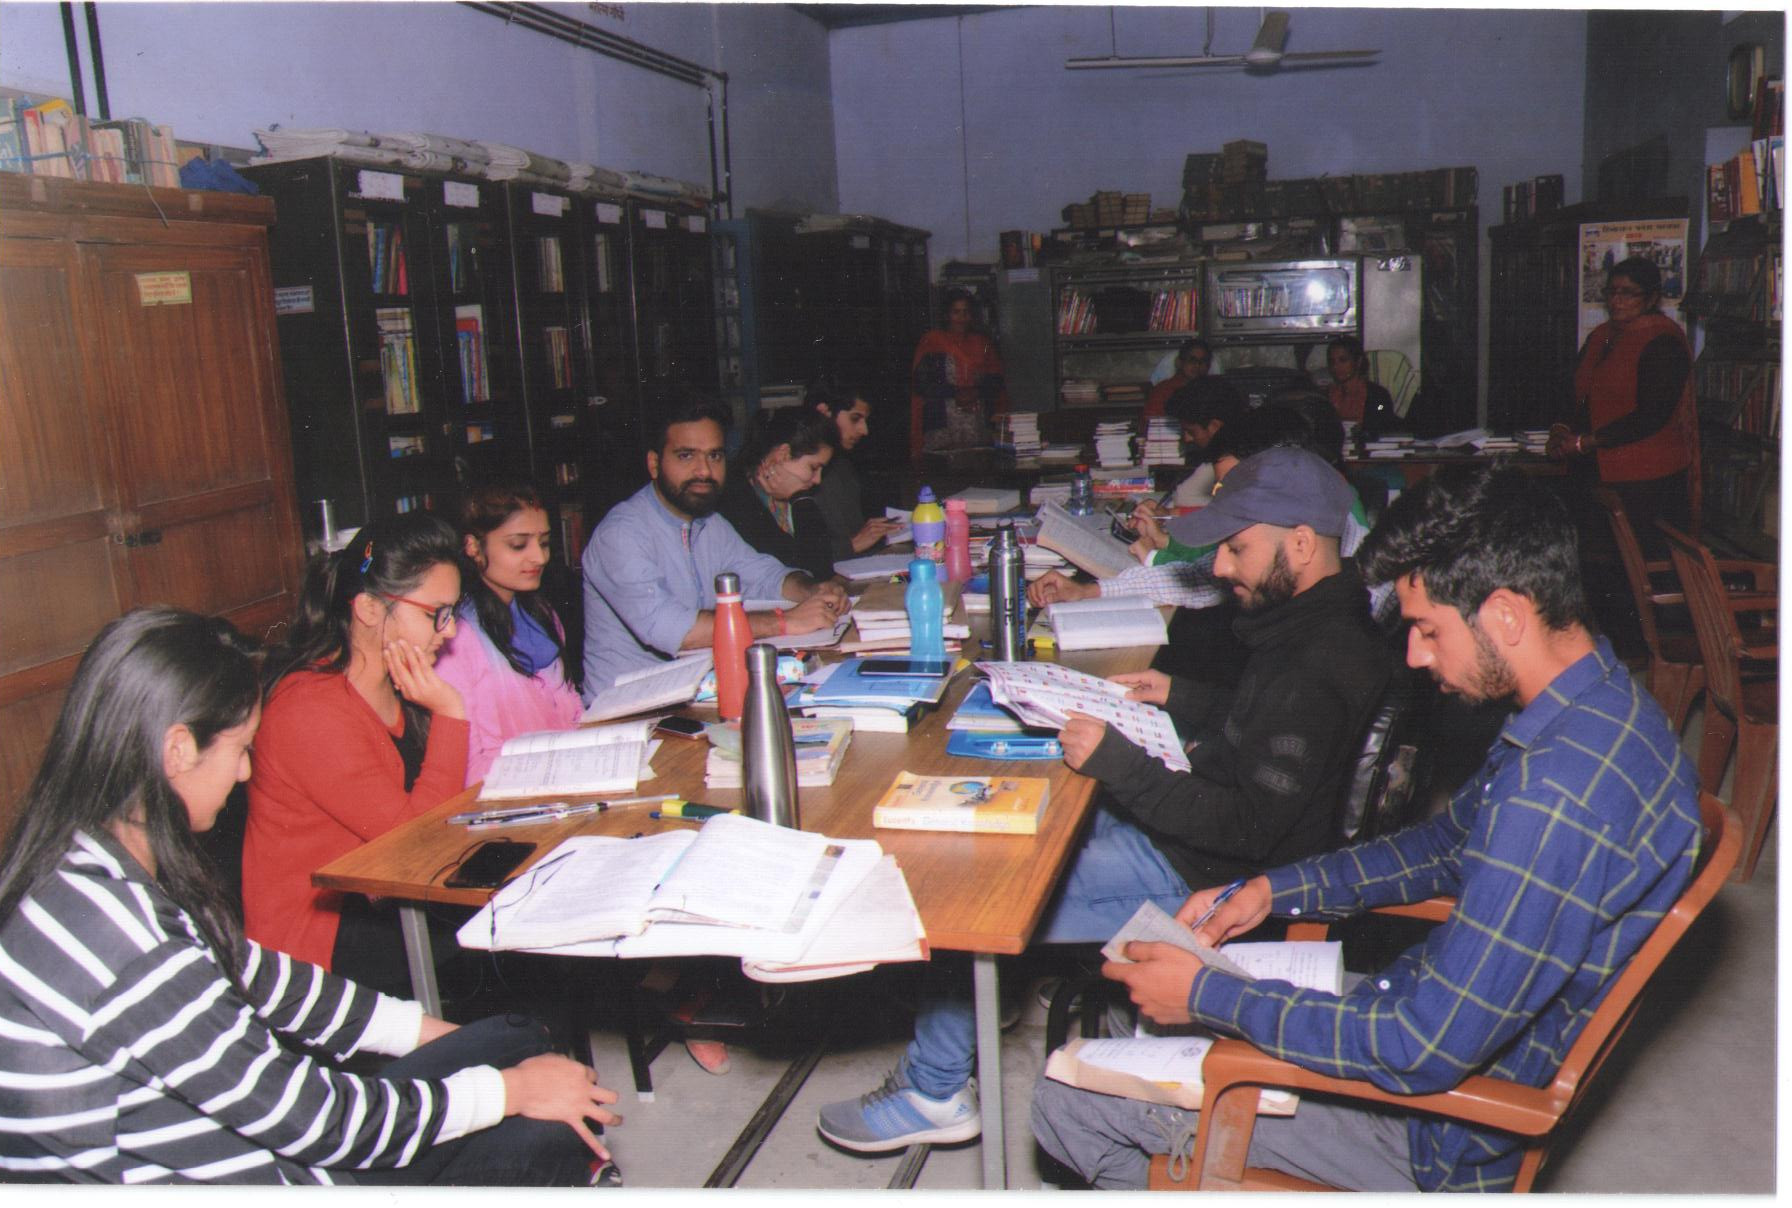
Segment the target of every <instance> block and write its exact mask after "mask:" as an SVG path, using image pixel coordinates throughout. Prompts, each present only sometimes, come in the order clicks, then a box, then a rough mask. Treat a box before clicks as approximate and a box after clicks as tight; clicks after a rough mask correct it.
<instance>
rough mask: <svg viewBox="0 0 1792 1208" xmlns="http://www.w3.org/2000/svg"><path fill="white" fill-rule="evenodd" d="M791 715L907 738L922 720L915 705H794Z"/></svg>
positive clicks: (797, 703)
mask: <svg viewBox="0 0 1792 1208" xmlns="http://www.w3.org/2000/svg"><path fill="white" fill-rule="evenodd" d="M790 709H791V712H792V713H796V714H799V715H801V716H803V717H814V718H830V719H839V720H842V721H848V722H851V723H852V728H853V729H854V730H862V731H864V732H865V733H867V734H907V733H908V732H909V730H910V728H912V727H913V726H914V725H915V724H916V723H917V722H919V721H920V720H921V712H922V709H921V706H920V705H918V704H913V703H910V704H906V705H904V704H897V703H891V704H887V705H822V704H802V703H800V702H793V703H792V704H791V706H790Z"/></svg>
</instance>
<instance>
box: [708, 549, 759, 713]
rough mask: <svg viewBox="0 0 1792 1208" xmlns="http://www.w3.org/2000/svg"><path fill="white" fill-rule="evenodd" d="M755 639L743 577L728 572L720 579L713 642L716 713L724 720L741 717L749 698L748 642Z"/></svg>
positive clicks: (720, 575) (718, 577) (711, 642)
mask: <svg viewBox="0 0 1792 1208" xmlns="http://www.w3.org/2000/svg"><path fill="white" fill-rule="evenodd" d="M752 640H753V630H752V627H751V625H749V624H748V622H747V610H746V606H745V605H744V604H742V603H741V598H740V576H739V575H737V574H735V573H733V572H732V571H726V570H725V571H723V572H722V573H721V574H719V575H717V576H716V620H715V629H714V632H713V635H712V637H711V639H710V645H711V647H712V648H713V649H714V650H715V655H716V712H717V713H719V714H721V716H722V720H723V721H733V720H734V719H735V718H737V717H739V716H740V710H741V702H742V701H744V700H745V699H746V696H747V643H748V642H751V641H752Z"/></svg>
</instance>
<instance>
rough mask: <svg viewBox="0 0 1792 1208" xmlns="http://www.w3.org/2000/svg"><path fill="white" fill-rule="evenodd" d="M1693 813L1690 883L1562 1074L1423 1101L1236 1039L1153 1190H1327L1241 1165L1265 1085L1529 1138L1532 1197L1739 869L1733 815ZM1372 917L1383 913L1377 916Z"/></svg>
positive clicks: (1439, 913)
mask: <svg viewBox="0 0 1792 1208" xmlns="http://www.w3.org/2000/svg"><path fill="white" fill-rule="evenodd" d="M1699 813H1700V815H1701V817H1702V819H1703V822H1704V827H1705V841H1704V842H1703V843H1702V844H1700V849H1699V864H1698V865H1697V866H1696V869H1697V870H1696V872H1695V874H1694V876H1693V879H1692V883H1691V884H1689V885H1688V886H1687V887H1686V890H1685V892H1683V893H1682V894H1681V895H1680V899H1679V900H1678V901H1677V902H1675V903H1674V905H1673V907H1672V908H1671V909H1670V910H1669V911H1668V912H1667V913H1666V914H1665V915H1663V916H1662V919H1661V922H1660V923H1658V924H1657V925H1656V927H1655V930H1654V932H1653V933H1651V934H1650V936H1649V938H1648V939H1646V940H1644V941H1643V944H1642V946H1641V947H1640V948H1638V949H1637V951H1636V954H1635V955H1634V956H1632V957H1631V958H1630V961H1629V963H1628V964H1627V965H1625V967H1624V971H1623V972H1622V973H1620V974H1619V975H1618V977H1617V979H1616V980H1615V981H1613V982H1612V985H1611V988H1610V990H1609V991H1608V992H1607V993H1606V995H1605V998H1604V999H1603V1000H1602V1001H1601V1002H1600V1004H1599V1007H1598V1009H1597V1010H1595V1011H1594V1012H1593V1017H1592V1018H1591V1019H1589V1020H1588V1021H1587V1025H1586V1027H1585V1028H1583V1029H1582V1030H1581V1033H1580V1035H1579V1036H1578V1037H1577V1038H1576V1039H1575V1041H1574V1044H1573V1045H1572V1046H1571V1047H1570V1048H1569V1050H1568V1056H1567V1057H1566V1058H1565V1059H1564V1060H1563V1062H1562V1067H1561V1069H1559V1070H1557V1071H1556V1076H1555V1078H1554V1079H1553V1080H1551V1082H1550V1083H1549V1085H1548V1086H1543V1087H1532V1086H1523V1085H1521V1084H1518V1083H1514V1082H1506V1081H1503V1080H1501V1079H1498V1078H1490V1077H1487V1076H1485V1075H1480V1074H1473V1075H1470V1076H1469V1077H1467V1078H1465V1079H1463V1080H1462V1082H1461V1084H1459V1085H1458V1086H1457V1087H1456V1088H1455V1089H1453V1090H1449V1091H1444V1092H1442V1093H1438V1094H1429V1095H1398V1094H1394V1093H1392V1092H1390V1091H1384V1090H1382V1089H1381V1088H1379V1087H1377V1086H1374V1085H1373V1084H1371V1083H1368V1082H1360V1081H1355V1080H1352V1079H1345V1078H1330V1077H1327V1076H1326V1075H1324V1074H1316V1073H1313V1072H1311V1071H1309V1070H1304V1069H1301V1068H1300V1067H1299V1066H1295V1065H1290V1064H1288V1063H1287V1062H1285V1061H1280V1060H1277V1059H1276V1058H1274V1057H1271V1056H1269V1055H1268V1054H1266V1053H1264V1052H1262V1051H1261V1050H1259V1049H1257V1048H1256V1047H1255V1046H1253V1045H1250V1044H1247V1043H1246V1042H1244V1041H1242V1040H1221V1041H1219V1042H1217V1043H1216V1044H1215V1045H1214V1046H1213V1048H1212V1050H1211V1051H1210V1052H1209V1053H1208V1055H1207V1060H1206V1062H1205V1063H1204V1064H1203V1065H1202V1068H1201V1077H1202V1081H1203V1083H1205V1086H1206V1091H1205V1094H1204V1097H1203V1100H1202V1106H1201V1119H1200V1124H1199V1128H1198V1131H1197V1132H1196V1134H1195V1152H1194V1156H1193V1158H1192V1159H1191V1160H1190V1162H1189V1166H1188V1174H1187V1177H1186V1178H1184V1179H1182V1180H1176V1179H1171V1178H1170V1175H1169V1161H1168V1159H1167V1158H1166V1157H1164V1156H1163V1155H1161V1154H1160V1155H1158V1156H1156V1157H1154V1158H1152V1160H1151V1173H1150V1182H1149V1186H1150V1187H1151V1189H1152V1190H1154V1191H1195V1190H1201V1191H1332V1190H1336V1189H1335V1188H1331V1187H1323V1186H1321V1185H1319V1184H1316V1183H1311V1182H1308V1181H1307V1180H1305V1179H1298V1178H1294V1177H1293V1176H1291V1175H1286V1174H1282V1173H1280V1172H1279V1171H1274V1170H1261V1169H1257V1168H1252V1167H1247V1166H1246V1165H1245V1157H1246V1155H1247V1154H1248V1153H1249V1151H1250V1146H1251V1132H1252V1130H1253V1129H1254V1128H1255V1127H1256V1121H1257V1094H1258V1090H1259V1088H1261V1087H1286V1088H1288V1089H1291V1090H1298V1091H1305V1092H1310V1093H1314V1094H1326V1095H1332V1096H1338V1097H1342V1098H1347V1099H1357V1100H1363V1101H1367V1102H1373V1103H1383V1104H1387V1105H1389V1106H1392V1107H1394V1108H1397V1109H1399V1110H1402V1111H1411V1112H1424V1113H1427V1114H1430V1115H1439V1116H1447V1117H1449V1118H1451V1119H1455V1120H1461V1121H1463V1122H1464V1123H1467V1124H1473V1125H1477V1126H1480V1127H1485V1128H1494V1129H1499V1130H1501V1131H1503V1132H1508V1133H1513V1134H1516V1135H1518V1136H1520V1137H1522V1138H1524V1139H1525V1150H1524V1158H1523V1161H1522V1163H1521V1164H1520V1166H1519V1170H1518V1179H1517V1182H1516V1183H1515V1184H1514V1188H1513V1189H1514V1190H1516V1191H1529V1190H1530V1189H1531V1187H1532V1185H1533V1183H1534V1182H1535V1181H1536V1178H1537V1173H1538V1171H1540V1170H1541V1169H1542V1168H1543V1165H1544V1163H1545V1162H1546V1161H1547V1160H1548V1158H1549V1149H1550V1143H1551V1141H1552V1140H1553V1139H1554V1138H1555V1136H1556V1135H1557V1133H1558V1132H1559V1131H1560V1125H1561V1123H1562V1121H1563V1120H1564V1119H1566V1118H1567V1116H1568V1115H1569V1113H1571V1112H1572V1111H1573V1110H1574V1108H1575V1107H1576V1106H1577V1105H1578V1104H1579V1103H1580V1101H1581V1099H1582V1098H1583V1097H1584V1096H1585V1095H1586V1093H1587V1088H1588V1087H1590V1086H1591V1085H1592V1083H1593V1079H1594V1077H1595V1076H1596V1075H1597V1074H1598V1073H1599V1068H1600V1066H1601V1065H1603V1064H1604V1063H1605V1059H1606V1057H1608V1056H1609V1055H1610V1054H1611V1052H1612V1050H1613V1049H1614V1048H1615V1047H1617V1043H1618V1040H1619V1039H1620V1038H1621V1037H1622V1036H1623V1035H1624V1029H1625V1028H1626V1027H1628V1026H1629V1024H1630V1021H1631V1020H1632V1019H1633V1018H1634V1017H1635V1015H1636V1012H1637V1008H1638V1006H1639V1005H1640V1004H1641V1001H1642V992H1643V990H1644V989H1645V988H1646V987H1647V986H1648V984H1649V979H1650V978H1651V977H1653V976H1654V975H1655V971H1656V970H1657V969H1658V968H1660V967H1661V963H1662V961H1663V960H1664V959H1665V958H1666V957H1667V955H1668V953H1669V952H1671V951H1673V949H1674V946H1675V945H1676V944H1678V943H1679V942H1680V939H1681V937H1682V936H1684V935H1685V934H1686V931H1687V928H1689V927H1691V926H1692V923H1693V920H1695V919H1697V918H1698V917H1699V914H1700V912H1702V911H1703V910H1704V909H1705V907H1706V905H1708V904H1709V903H1710V901H1711V899H1712V898H1713V897H1715V896H1716V895H1717V891H1718V890H1719V889H1720V888H1722V886H1723V883H1724V880H1725V878H1727V877H1728V876H1729V875H1730V871H1731V870H1732V869H1733V868H1734V867H1735V866H1736V857H1737V853H1738V850H1739V848H1740V846H1741V834H1740V831H1741V827H1740V824H1739V823H1738V822H1737V820H1736V816H1735V814H1734V813H1732V812H1731V811H1730V810H1729V809H1728V808H1727V807H1726V806H1725V805H1724V804H1723V803H1722V802H1721V801H1719V800H1718V799H1717V798H1716V797H1714V796H1712V795H1711V794H1710V793H1701V794H1700V795H1699ZM1443 903H1444V900H1443V899H1436V900H1434V901H1433V902H1430V903H1420V904H1418V906H1417V907H1402V908H1400V910H1399V913H1402V914H1413V913H1415V912H1423V913H1425V914H1427V915H1428V916H1434V917H1436V918H1438V919H1442V918H1444V917H1447V916H1448V913H1449V907H1447V906H1445V905H1443ZM1377 913H1386V912H1380V911H1378V912H1377Z"/></svg>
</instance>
